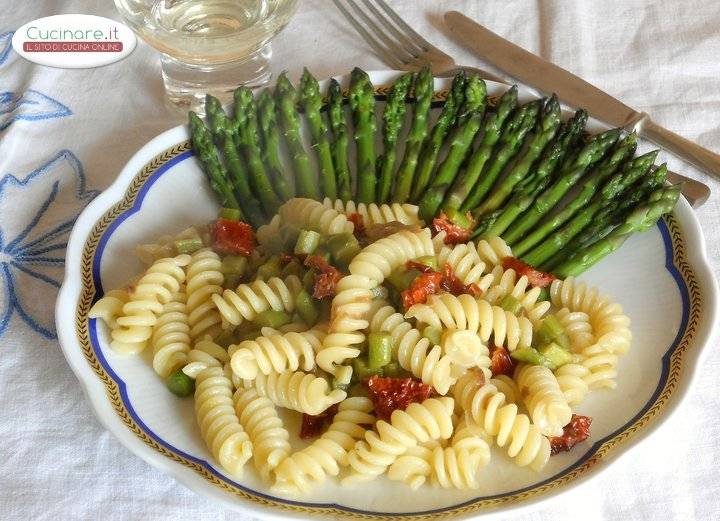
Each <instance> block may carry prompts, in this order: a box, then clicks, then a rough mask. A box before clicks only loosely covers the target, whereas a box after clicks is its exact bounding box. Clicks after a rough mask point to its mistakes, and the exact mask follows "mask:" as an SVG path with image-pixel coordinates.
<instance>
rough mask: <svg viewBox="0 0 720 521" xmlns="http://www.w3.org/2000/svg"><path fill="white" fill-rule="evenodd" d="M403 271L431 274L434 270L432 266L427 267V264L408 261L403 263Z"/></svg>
mask: <svg viewBox="0 0 720 521" xmlns="http://www.w3.org/2000/svg"><path fill="white" fill-rule="evenodd" d="M405 269H407V270H416V271H419V272H420V273H432V272H434V271H435V270H434V269H432V266H428V265H427V264H423V263H422V262H418V261H414V260H409V261H407V262H406V263H405Z"/></svg>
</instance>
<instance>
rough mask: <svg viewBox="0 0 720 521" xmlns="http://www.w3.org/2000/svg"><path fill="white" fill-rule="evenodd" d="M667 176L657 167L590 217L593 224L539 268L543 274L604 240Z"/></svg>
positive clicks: (664, 170) (664, 167)
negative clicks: (625, 192) (635, 185)
mask: <svg viewBox="0 0 720 521" xmlns="http://www.w3.org/2000/svg"><path fill="white" fill-rule="evenodd" d="M666 176H667V165H665V164H663V165H660V166H659V167H658V168H656V169H655V171H653V172H652V173H650V174H648V175H646V176H644V177H643V178H642V179H641V181H640V183H639V184H638V186H637V187H632V188H631V189H629V190H628V191H629V192H630V193H629V194H627V196H623V197H620V198H617V199H616V200H615V201H614V204H608V205H607V206H606V207H604V208H603V209H602V210H601V211H600V212H598V213H597V214H596V215H595V217H594V218H593V221H592V223H591V224H590V225H589V226H587V227H586V228H585V229H583V231H582V232H581V233H580V234H578V235H577V236H576V237H575V238H573V240H572V241H570V242H569V243H568V244H567V246H565V247H564V248H563V249H562V250H560V251H559V252H558V253H556V254H555V255H553V256H552V257H551V258H550V260H548V261H546V262H544V263H543V264H541V265H540V268H541V269H542V270H543V271H551V270H552V269H554V268H555V267H556V266H558V265H560V264H561V263H562V262H564V261H566V260H567V259H569V258H570V257H571V256H572V255H573V253H574V252H577V251H580V250H581V249H583V248H585V247H587V246H589V245H590V244H592V243H594V242H596V241H598V240H600V239H603V238H604V237H605V236H607V235H608V234H609V233H610V232H611V231H612V230H613V229H615V228H616V227H617V226H618V225H619V224H620V223H621V222H623V221H624V220H625V217H627V215H628V214H629V213H630V212H632V211H633V210H634V209H635V207H636V206H637V205H638V204H639V203H640V202H641V201H642V200H644V199H645V198H647V197H648V196H649V194H651V193H652V192H653V191H655V190H657V189H658V188H660V187H661V186H662V185H663V183H664V182H665V178H666Z"/></svg>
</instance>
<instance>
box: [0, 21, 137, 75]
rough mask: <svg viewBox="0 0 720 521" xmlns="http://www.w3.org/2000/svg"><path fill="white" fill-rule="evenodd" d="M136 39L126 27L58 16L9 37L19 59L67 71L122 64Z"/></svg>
mask: <svg viewBox="0 0 720 521" xmlns="http://www.w3.org/2000/svg"><path fill="white" fill-rule="evenodd" d="M136 43H137V39H136V37H135V34H134V33H133V32H132V31H131V30H130V28H128V27H127V26H125V25H123V24H121V23H120V22H117V21H115V20H111V19H110V18H103V17H102V16H94V15H89V14H60V15H55V16H47V17H45V18H39V19H37V20H33V21H32V22H28V23H26V24H25V25H23V26H22V27H20V28H19V29H18V30H17V31H15V34H14V35H13V39H12V45H13V48H14V49H15V51H16V52H17V53H18V54H20V55H21V56H22V57H23V58H25V59H27V60H30V61H31V62H35V63H38V64H40V65H49V66H51V67H62V68H69V69H85V68H89V67H100V66H101V65H107V64H109V63H114V62H116V61H118V60H122V59H123V58H125V57H126V56H127V55H128V54H130V53H131V52H132V51H133V49H135V44H136Z"/></svg>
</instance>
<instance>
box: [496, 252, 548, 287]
mask: <svg viewBox="0 0 720 521" xmlns="http://www.w3.org/2000/svg"><path fill="white" fill-rule="evenodd" d="M502 266H503V269H506V270H509V269H513V270H515V272H516V273H517V274H518V276H520V277H522V276H523V275H525V276H526V277H527V278H528V283H529V284H530V285H531V286H533V287H536V288H547V287H548V286H549V285H550V284H552V281H553V280H555V275H553V274H552V273H545V272H544V271H540V270H536V269H535V268H533V267H532V266H530V265H529V264H525V263H524V262H523V261H521V260H520V259H516V258H515V257H505V258H504V259H503V264H502Z"/></svg>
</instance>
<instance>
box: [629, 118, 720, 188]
mask: <svg viewBox="0 0 720 521" xmlns="http://www.w3.org/2000/svg"><path fill="white" fill-rule="evenodd" d="M639 132H640V135H642V136H643V137H645V138H647V139H649V140H650V141H652V142H653V143H655V144H656V145H659V146H661V147H662V148H666V149H667V150H669V151H670V152H672V153H673V154H674V155H676V156H677V157H679V158H680V159H683V160H685V161H687V162H688V163H690V164H691V165H694V166H696V167H697V168H699V169H700V170H702V171H703V172H707V173H708V174H710V175H712V176H713V177H715V178H718V179H720V156H719V155H717V154H715V153H714V152H711V151H710V150H708V149H707V148H703V147H701V146H700V145H697V144H695V143H693V142H692V141H688V140H687V139H685V138H684V137H682V136H679V135H677V134H675V133H674V132H671V131H670V130H668V129H666V128H663V127H661V126H660V125H658V124H657V123H655V122H654V121H652V120H651V119H650V118H645V119H644V120H643V121H642V123H641V125H640V129H639Z"/></svg>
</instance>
